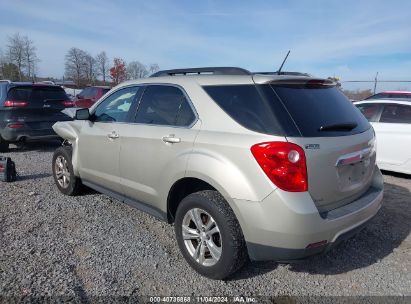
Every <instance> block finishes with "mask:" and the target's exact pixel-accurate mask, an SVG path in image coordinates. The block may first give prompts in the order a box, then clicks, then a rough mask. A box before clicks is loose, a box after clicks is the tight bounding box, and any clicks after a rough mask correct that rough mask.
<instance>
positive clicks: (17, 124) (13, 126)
mask: <svg viewBox="0 0 411 304" xmlns="http://www.w3.org/2000/svg"><path fill="white" fill-rule="evenodd" d="M7 127H8V128H10V129H21V128H24V124H23V123H21V122H14V123H9V124H8V125H7Z"/></svg>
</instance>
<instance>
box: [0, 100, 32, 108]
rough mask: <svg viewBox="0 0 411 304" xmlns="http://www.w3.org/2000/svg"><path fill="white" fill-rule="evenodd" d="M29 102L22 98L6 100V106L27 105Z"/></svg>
mask: <svg viewBox="0 0 411 304" xmlns="http://www.w3.org/2000/svg"><path fill="white" fill-rule="evenodd" d="M28 104H29V103H28V102H27V101H22V100H6V101H5V102H4V106H5V107H13V108H14V107H26V106H27V105H28Z"/></svg>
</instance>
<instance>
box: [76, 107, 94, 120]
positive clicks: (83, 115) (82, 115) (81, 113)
mask: <svg viewBox="0 0 411 304" xmlns="http://www.w3.org/2000/svg"><path fill="white" fill-rule="evenodd" d="M74 118H75V119H76V120H89V118H90V112H89V111H88V109H87V108H86V109H78V110H77V111H76V116H75V117H74Z"/></svg>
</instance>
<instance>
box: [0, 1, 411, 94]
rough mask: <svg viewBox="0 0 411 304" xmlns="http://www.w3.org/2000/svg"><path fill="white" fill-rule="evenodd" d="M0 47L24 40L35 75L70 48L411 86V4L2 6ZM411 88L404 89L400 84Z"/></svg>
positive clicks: (57, 71)
mask: <svg viewBox="0 0 411 304" xmlns="http://www.w3.org/2000/svg"><path fill="white" fill-rule="evenodd" d="M0 29H1V31H0V48H1V49H2V50H3V51H4V50H5V47H6V45H7V37H8V36H9V35H12V34H13V33H16V32H20V34H22V35H27V36H29V38H30V39H32V40H33V41H34V43H35V46H36V47H37V53H38V56H39V58H40V59H41V62H40V63H39V71H38V75H39V76H51V77H59V78H60V77H62V75H63V74H64V55H65V54H66V53H67V51H68V49H69V48H71V47H78V48H82V49H84V50H87V51H88V52H90V53H91V54H93V55H96V54H97V53H99V52H100V51H103V50H105V51H106V52H107V54H108V55H109V57H110V58H113V57H121V58H123V59H124V60H125V61H132V60H138V61H140V62H142V63H145V64H148V63H158V64H159V65H160V67H161V68H164V69H165V68H179V67H197V66H240V67H243V68H246V69H249V70H252V71H274V70H276V69H277V68H278V66H279V65H280V63H281V61H282V59H283V57H284V56H285V54H286V52H287V51H288V50H289V49H291V54H290V57H289V58H288V61H287V63H286V65H285V67H284V69H285V70H289V71H304V72H308V73H311V74H314V75H317V76H322V77H328V76H334V75H335V76H339V77H340V78H341V79H342V80H343V81H344V80H371V79H373V78H374V77H375V73H376V72H377V71H378V72H379V78H380V79H402V80H404V79H405V80H411V1H409V0H408V1H359V0H356V1H351V0H348V1H347V0H346V1H331V0H328V1H315V0H310V1H208V0H202V1H194V0H192V1H181V0H179V1H177V0H175V1H160V0H159V1H157V0H153V1H104V0H92V1H85V0H83V1H76V0H70V1H56V0H54V1H41V0H39V1H21V0H13V1H0ZM395 86H397V87H398V86H400V87H401V88H406V87H408V89H410V88H409V87H410V85H409V84H401V85H400V84H398V85H397V84H396V85H395Z"/></svg>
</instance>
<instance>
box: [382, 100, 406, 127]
mask: <svg viewBox="0 0 411 304" xmlns="http://www.w3.org/2000/svg"><path fill="white" fill-rule="evenodd" d="M380 122H385V123H406V124H411V106H406V105H397V104H385V105H384V109H383V111H382V113H381V118H380Z"/></svg>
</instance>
